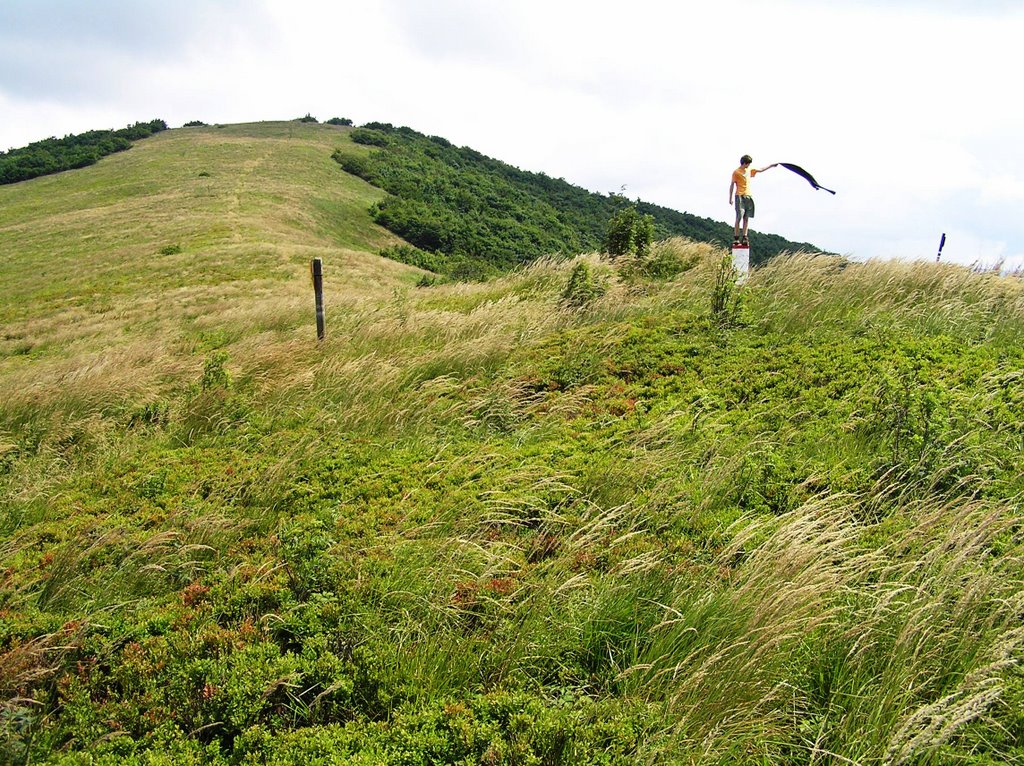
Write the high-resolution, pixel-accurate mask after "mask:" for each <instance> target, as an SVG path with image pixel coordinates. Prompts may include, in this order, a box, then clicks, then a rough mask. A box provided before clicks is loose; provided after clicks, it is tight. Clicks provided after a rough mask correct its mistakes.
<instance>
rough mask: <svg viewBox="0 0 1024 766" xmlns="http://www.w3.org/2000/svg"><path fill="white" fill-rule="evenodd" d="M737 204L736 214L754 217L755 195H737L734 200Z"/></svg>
mask: <svg viewBox="0 0 1024 766" xmlns="http://www.w3.org/2000/svg"><path fill="white" fill-rule="evenodd" d="M734 202H735V204H736V215H738V216H746V217H747V218H753V217H754V198H753V197H741V196H740V195H738V194H737V195H736V198H735V200H734Z"/></svg>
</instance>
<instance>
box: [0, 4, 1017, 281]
mask: <svg viewBox="0 0 1024 766" xmlns="http://www.w3.org/2000/svg"><path fill="white" fill-rule="evenodd" d="M1022 38H1024V2H1022V0H1013V1H1012V2H1010V1H1006V0H830V2H827V3H826V2H821V0H731V1H730V2H728V3H720V2H709V1H708V0H631V1H630V2H623V1H622V0H616V2H610V1H608V0H514V1H510V0H501V1H500V2H499V1H498V0H333V1H331V2H328V1H326V0H325V1H322V2H319V1H317V0H175V2H173V3H171V2H167V0H74V1H73V0H0V150H6V149H10V148H16V147H21V146H25V145H27V144H28V143H30V142H32V141H37V140H40V139H43V138H47V137H50V136H58V137H60V136H64V135H68V134H72V133H79V132H83V131H85V130H94V129H101V128H119V127H124V126H125V125H127V124H130V123H134V122H138V121H149V120H152V119H157V118H159V119H164V120H166V121H167V123H168V125H169V126H170V127H172V128H175V127H180V126H181V125H182V124H184V123H185V122H188V121H191V120H202V121H203V122H207V123H210V124H216V123H237V122H257V121H264V120H286V119H295V118H298V117H302V116H304V115H306V114H311V115H313V116H314V117H316V118H318V119H319V120H321V121H325V120H327V119H329V118H331V117H347V118H349V119H352V120H353V121H354V122H355V123H356V124H357V125H358V124H362V123H366V122H371V121H379V122H390V123H392V124H394V125H396V126H398V125H407V126H409V127H411V128H413V129H415V130H417V131H419V132H421V133H426V134H428V135H437V136H443V137H444V138H447V139H448V140H450V141H452V142H454V143H455V144H458V145H460V146H470V147H472V148H473V149H476V150H477V151H480V152H482V153H484V154H486V155H488V156H491V157H494V158H496V159H499V160H502V161H504V162H507V163H510V164H512V165H515V166H517V167H519V168H521V169H523V170H529V171H535V172H544V173H547V174H548V175H550V176H553V177H555V178H564V179H565V180H566V181H569V182H570V183H573V184H576V185H578V186H582V187H584V188H587V189H589V190H591V191H596V192H600V193H604V194H606V193H610V192H616V193H623V194H625V195H626V196H627V197H629V198H630V199H642V200H644V201H646V202H653V203H656V204H659V205H664V206H666V207H670V208H673V209H676V210H681V211H685V212H689V213H694V214H696V215H700V216H705V217H709V218H715V219H720V220H722V221H725V222H727V223H730V224H731V223H732V219H733V211H732V207H731V206H730V205H729V199H728V191H729V181H730V176H731V173H732V170H733V169H734V168H735V167H736V166H737V165H738V161H739V157H740V156H741V155H743V154H750V155H751V156H752V157H753V158H754V167H755V168H762V167H765V166H766V165H770V164H772V163H775V162H789V163H794V164H797V165H800V166H802V167H804V168H805V169H807V170H808V171H810V172H811V173H812V174H814V176H815V177H816V178H817V180H818V182H819V183H820V184H821V185H823V186H825V187H828V188H830V189H834V190H835V191H836V192H837V193H836V194H835V195H834V196H833V195H831V194H828V193H827V192H825V191H820V190H817V191H816V190H815V189H813V188H812V187H811V186H810V185H809V184H808V183H807V182H806V181H804V180H802V179H801V178H799V177H798V176H796V175H794V174H792V173H790V172H789V171H788V170H786V169H784V168H781V167H777V168H773V169H771V170H770V171H768V172H766V173H764V174H763V175H759V176H758V177H757V178H756V179H754V180H753V182H752V193H753V195H754V197H755V199H756V201H757V215H756V217H755V218H754V219H753V221H752V222H751V225H752V228H754V229H757V230H761V231H767V232H771V233H775V234H780V235H782V236H784V237H786V238H788V239H791V240H795V241H798V242H810V243H813V244H814V245H816V246H818V247H820V248H822V249H823V250H826V251H829V252H835V253H840V254H843V255H847V256H849V257H852V258H856V259H867V258H883V259H888V258H900V259H931V260H933V259H935V257H936V255H937V253H938V246H939V242H940V238H941V237H942V235H943V234H945V235H946V244H945V248H944V249H943V251H942V259H943V260H944V261H954V262H958V263H963V264H965V265H970V264H978V265H983V266H987V267H991V266H994V265H997V264H1001V265H1002V267H1003V268H1005V269H1020V268H1024V172H1022V170H1021V169H1022V167H1024V143H1022V139H1021V137H1022V136H1024V105H1022V102H1021V100H1020V99H1019V97H1018V96H1017V92H1018V91H1019V89H1020V83H1019V80H1020V75H1019V72H1020V69H1021V65H1020V61H1019V53H1018V48H1019V45H1020V41H1021V39H1022ZM0 215H2V211H0Z"/></svg>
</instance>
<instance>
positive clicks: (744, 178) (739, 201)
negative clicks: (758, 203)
mask: <svg viewBox="0 0 1024 766" xmlns="http://www.w3.org/2000/svg"><path fill="white" fill-rule="evenodd" d="M751 162H753V160H752V159H751V158H750V155H749V154H744V155H743V156H742V157H740V166H739V167H738V168H736V169H735V170H734V171H732V183H730V184H729V204H730V205H734V206H735V208H736V223H735V224H734V225H733V228H732V241H733V244H742V245H746V244H749V243H748V241H747V226H748V225H749V224H750V219H751V218H753V217H754V198H753V197H751V196H750V179H751V178H753V177H754V176H756V175H757V174H758V173H763V172H764V171H766V170H770V169H771V168H774V167H775V166H776V165H778V164H779V163H777V162H776V163H775V164H774V165H769V166H768V167H766V168H761V169H760V170H755V169H754V168H752V167H750V163H751ZM734 193H735V195H734ZM734 196H735V202H734V201H733V198H734ZM741 219H742V221H743V234H742V236H740V220H741Z"/></svg>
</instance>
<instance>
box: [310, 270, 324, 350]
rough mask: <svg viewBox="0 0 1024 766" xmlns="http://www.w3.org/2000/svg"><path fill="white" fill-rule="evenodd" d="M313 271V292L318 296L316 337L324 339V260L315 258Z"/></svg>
mask: <svg viewBox="0 0 1024 766" xmlns="http://www.w3.org/2000/svg"><path fill="white" fill-rule="evenodd" d="M310 271H312V273H313V294H314V295H315V296H316V339H317V340H323V339H324V336H325V335H327V328H326V327H325V322H324V262H323V260H321V259H320V258H314V259H313V263H312V265H311V266H310Z"/></svg>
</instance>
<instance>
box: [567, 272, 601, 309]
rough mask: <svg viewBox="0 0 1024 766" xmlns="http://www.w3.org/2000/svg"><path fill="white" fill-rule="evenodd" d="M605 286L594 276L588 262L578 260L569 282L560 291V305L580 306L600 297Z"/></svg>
mask: <svg viewBox="0 0 1024 766" xmlns="http://www.w3.org/2000/svg"><path fill="white" fill-rule="evenodd" d="M607 289H608V288H607V287H606V286H605V285H604V284H603V283H602V282H601V281H600V280H598V279H597V278H596V277H595V276H594V272H593V271H592V270H591V268H590V264H588V263H587V262H586V261H580V262H579V263H577V264H576V266H574V267H573V270H572V273H571V274H570V275H569V282H568V284H566V286H565V290H563V291H562V305H564V306H569V307H572V308H582V307H583V306H586V305H587V304H589V303H591V302H593V301H595V300H596V299H598V298H600V297H601V296H602V295H604V294H605V292H607Z"/></svg>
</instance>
